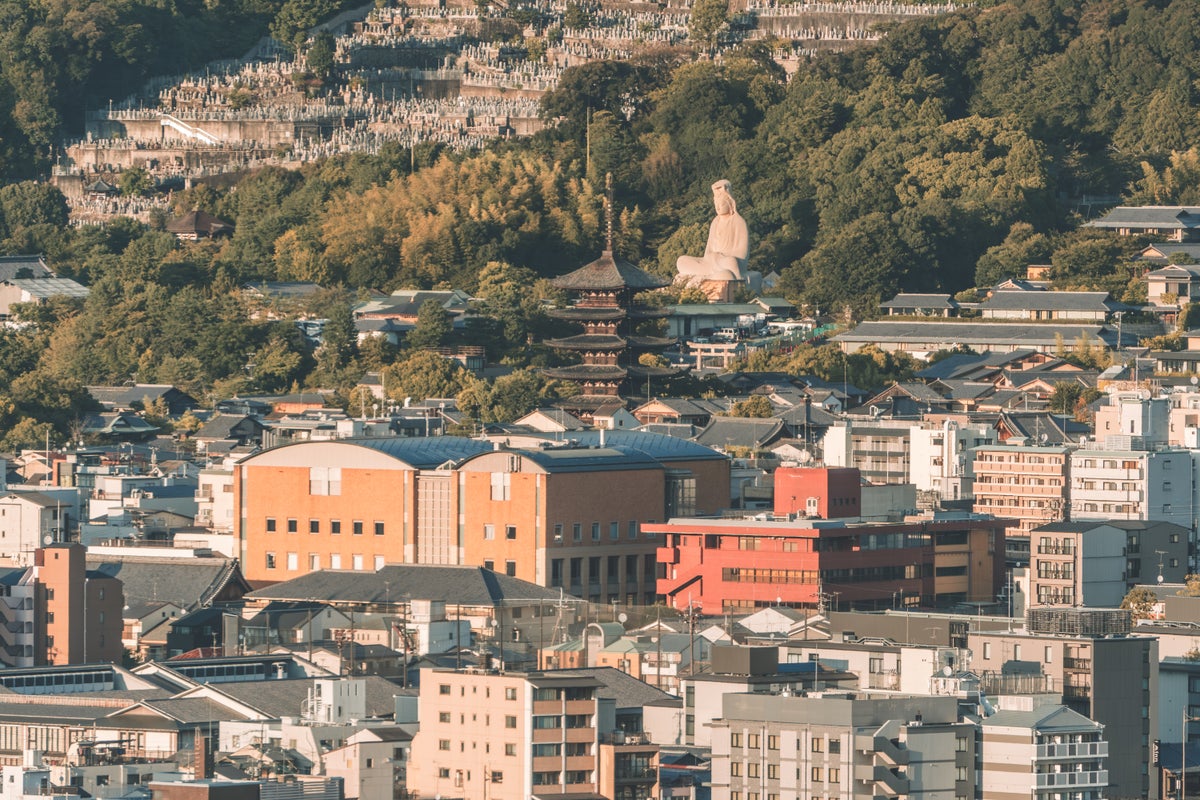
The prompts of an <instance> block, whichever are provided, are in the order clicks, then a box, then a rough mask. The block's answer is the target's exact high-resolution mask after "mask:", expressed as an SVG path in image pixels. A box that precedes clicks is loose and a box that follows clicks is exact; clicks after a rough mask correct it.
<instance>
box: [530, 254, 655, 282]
mask: <svg viewBox="0 0 1200 800" xmlns="http://www.w3.org/2000/svg"><path fill="white" fill-rule="evenodd" d="M550 283H551V284H552V285H554V286H555V287H556V288H559V289H567V290H570V291H576V292H587V291H619V290H621V289H632V290H634V291H642V290H644V289H661V288H663V287H664V286H668V285H670V283H671V282H670V281H668V280H663V279H662V278H659V277H657V276H655V275H651V274H650V273H648V272H646V271H645V270H642V269H639V268H637V267H635V266H634V265H633V264H630V263H629V262H628V261H626V260H624V259H622V258H617V257H615V256H614V255H613V254H612V251H611V250H605V251H604V252H603V253H601V254H600V257H599V258H597V259H596V260H595V261H593V262H592V263H590V264H585V265H584V266H582V267H580V268H579V269H577V270H575V271H574V272H568V273H567V274H566V275H562V276H559V277H557V278H555V279H553V280H552V281H550Z"/></svg>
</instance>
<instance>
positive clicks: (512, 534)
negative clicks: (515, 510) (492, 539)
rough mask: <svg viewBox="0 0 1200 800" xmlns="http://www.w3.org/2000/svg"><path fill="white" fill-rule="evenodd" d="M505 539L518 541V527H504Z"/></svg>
mask: <svg viewBox="0 0 1200 800" xmlns="http://www.w3.org/2000/svg"><path fill="white" fill-rule="evenodd" d="M504 538H505V539H508V540H509V541H512V540H514V539H516V538H517V526H516V525H505V526H504Z"/></svg>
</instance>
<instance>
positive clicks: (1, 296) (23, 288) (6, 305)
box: [0, 278, 89, 319]
mask: <svg viewBox="0 0 1200 800" xmlns="http://www.w3.org/2000/svg"><path fill="white" fill-rule="evenodd" d="M88 291H89V290H88V288H87V287H86V286H84V285H82V284H80V283H77V282H76V281H73V280H71V279H70V278H12V279H10V280H0V318H3V319H8V318H9V317H12V316H14V315H15V313H16V312H15V310H14V309H13V306H14V305H16V304H17V303H32V304H34V305H44V304H45V303H47V302H48V301H50V300H53V299H55V298H60V297H67V298H74V299H78V300H82V299H85V298H86V297H87V296H88Z"/></svg>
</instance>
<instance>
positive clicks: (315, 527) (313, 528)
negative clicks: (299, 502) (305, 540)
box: [308, 519, 321, 533]
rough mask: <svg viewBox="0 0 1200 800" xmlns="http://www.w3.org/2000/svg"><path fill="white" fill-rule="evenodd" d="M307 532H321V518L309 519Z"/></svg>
mask: <svg viewBox="0 0 1200 800" xmlns="http://www.w3.org/2000/svg"><path fill="white" fill-rule="evenodd" d="M308 532H309V533H320V532H321V520H319V519H310V520H309V521H308Z"/></svg>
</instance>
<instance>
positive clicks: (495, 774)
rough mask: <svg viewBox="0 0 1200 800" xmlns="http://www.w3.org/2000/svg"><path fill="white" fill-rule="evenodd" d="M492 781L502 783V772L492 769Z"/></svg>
mask: <svg viewBox="0 0 1200 800" xmlns="http://www.w3.org/2000/svg"><path fill="white" fill-rule="evenodd" d="M492 783H504V773H503V772H500V771H498V770H492Z"/></svg>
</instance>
